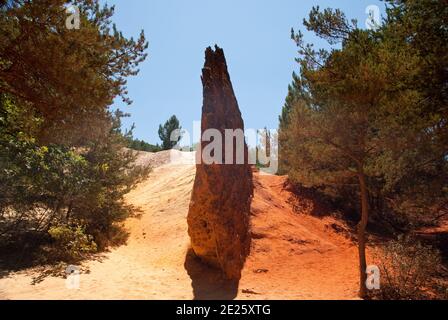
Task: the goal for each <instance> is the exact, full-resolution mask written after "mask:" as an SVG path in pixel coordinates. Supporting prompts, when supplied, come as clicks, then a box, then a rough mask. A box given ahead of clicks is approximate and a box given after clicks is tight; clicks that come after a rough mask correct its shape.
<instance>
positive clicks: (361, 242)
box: [358, 169, 369, 298]
mask: <svg viewBox="0 0 448 320" xmlns="http://www.w3.org/2000/svg"><path fill="white" fill-rule="evenodd" d="M358 180H359V188H360V192H361V220H360V221H359V223H358V250H359V281H360V283H359V296H360V297H361V298H366V296H367V287H366V280H367V274H366V269H367V262H366V234H365V232H366V226H367V220H368V218H369V199H368V192H367V186H366V176H365V174H364V171H363V170H362V169H360V170H359V172H358Z"/></svg>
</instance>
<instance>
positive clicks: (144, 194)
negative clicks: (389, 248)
mask: <svg viewBox="0 0 448 320" xmlns="http://www.w3.org/2000/svg"><path fill="white" fill-rule="evenodd" d="M162 155H163V156H161V155H158V157H160V158H163V161H157V159H155V160H154V159H153V157H152V156H148V155H143V156H144V157H146V158H147V160H145V161H149V160H148V159H150V161H151V163H152V164H153V165H161V166H159V167H157V168H155V169H154V171H153V172H152V174H151V176H150V178H149V179H148V180H147V181H145V182H144V183H142V184H141V185H140V186H139V187H138V188H137V189H135V190H134V191H132V192H131V193H130V194H129V195H128V197H127V201H129V202H130V203H132V204H134V205H136V206H139V207H140V208H141V210H142V216H141V217H140V218H139V219H135V218H133V219H129V220H128V221H127V222H126V228H127V229H128V230H129V232H130V237H129V241H128V243H127V244H126V245H124V246H121V247H118V248H115V249H112V250H111V251H110V252H107V253H105V254H102V255H101V256H99V257H98V258H97V259H94V260H91V261H87V262H85V263H84V264H83V268H84V269H85V270H88V271H87V273H83V274H81V277H80V288H79V289H78V290H76V289H67V288H66V286H65V280H64V279H63V278H61V277H56V276H48V277H46V278H45V279H44V280H43V281H42V282H40V283H37V284H34V285H33V284H32V280H33V278H35V277H36V276H38V275H39V274H40V273H39V271H38V270H26V271H21V272H17V273H13V274H9V275H5V276H3V277H1V276H0V298H2V299H193V298H198V299H205V298H227V299H232V298H237V299H353V298H356V290H357V258H356V249H355V247H354V246H353V245H352V244H351V242H350V241H349V240H347V239H346V238H345V237H344V234H343V232H336V231H335V229H337V230H339V231H340V229H341V228H344V226H343V224H342V223H341V222H338V221H336V220H335V219H334V218H331V217H324V218H319V217H313V216H310V215H306V214H303V213H302V214H300V213H295V212H293V210H292V205H291V203H290V198H291V193H290V192H289V191H287V190H285V189H284V187H283V185H284V182H285V179H284V178H283V177H276V176H264V175H259V174H256V175H255V185H256V187H255V196H254V200H253V203H252V232H253V236H254V239H253V241H252V249H251V254H250V256H249V257H248V260H247V262H246V265H245V268H244V270H243V272H242V278H241V280H240V282H239V283H228V282H226V281H224V280H222V279H221V278H220V275H219V273H217V272H216V271H215V270H213V269H210V268H208V267H206V266H204V265H202V264H201V263H200V262H199V261H198V260H197V259H196V258H195V257H194V256H193V255H192V254H191V252H190V251H189V238H188V234H187V224H186V215H187V212H188V204H189V199H190V193H191V188H192V185H193V180H194V174H195V168H194V166H193V165H191V164H179V163H178V164H168V163H167V161H165V160H166V159H165V158H166V154H162ZM145 161H144V162H145ZM187 162H188V161H187ZM297 201H298V202H299V204H300V201H301V199H300V198H299V199H296V202H295V203H296V204H297ZM302 202H303V201H302ZM308 205H309V203H308ZM302 207H303V206H302ZM324 213H325V212H324Z"/></svg>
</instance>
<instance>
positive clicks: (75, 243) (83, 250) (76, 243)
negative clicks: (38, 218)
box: [48, 225, 97, 259]
mask: <svg viewBox="0 0 448 320" xmlns="http://www.w3.org/2000/svg"><path fill="white" fill-rule="evenodd" d="M48 233H49V234H50V236H51V238H52V239H53V241H54V242H53V249H54V253H56V255H57V256H58V257H60V258H62V259H79V258H82V257H83V256H84V255H85V254H87V253H93V252H96V251H97V245H96V243H95V242H94V241H93V237H92V236H90V235H88V234H86V233H85V229H84V228H83V227H81V226H79V225H77V226H68V225H59V226H53V227H50V229H49V230H48Z"/></svg>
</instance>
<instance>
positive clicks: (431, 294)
mask: <svg viewBox="0 0 448 320" xmlns="http://www.w3.org/2000/svg"><path fill="white" fill-rule="evenodd" d="M375 263H376V264H377V266H378V267H379V269H380V281H381V288H380V290H379V291H377V292H376V293H373V294H372V298H377V299H384V300H411V299H412V300H416V299H444V298H446V297H447V296H446V293H447V292H446V289H447V288H446V287H445V289H444V288H443V287H444V284H443V283H440V282H439V281H438V280H437V275H438V274H439V272H440V270H441V258H440V254H439V252H438V251H437V250H435V249H433V248H432V247H430V246H427V245H424V244H422V243H420V242H419V241H418V240H416V239H414V238H412V237H409V236H400V237H399V238H398V239H397V240H392V241H389V242H388V243H387V244H385V245H383V246H382V247H380V248H379V249H377V250H376V252H375Z"/></svg>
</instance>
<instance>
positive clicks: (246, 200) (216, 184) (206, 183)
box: [187, 46, 253, 279]
mask: <svg viewBox="0 0 448 320" xmlns="http://www.w3.org/2000/svg"><path fill="white" fill-rule="evenodd" d="M202 85H203V106H202V120H201V132H202V133H203V132H204V131H205V130H207V129H217V130H218V131H219V132H221V135H222V141H223V147H222V164H216V163H212V164H206V163H204V161H202V162H201V163H198V164H197V165H196V177H195V181H194V186H193V191H192V196H191V202H190V207H189V212H188V218H187V221H188V234H189V236H190V238H191V246H192V249H193V251H194V253H195V254H196V256H198V257H199V258H200V259H201V260H202V261H204V262H205V263H207V264H210V265H212V266H214V267H217V268H220V269H221V270H222V271H223V272H224V274H225V276H226V277H227V278H229V279H239V278H240V274H241V269H242V267H243V265H244V262H245V258H246V256H247V255H248V253H249V248H250V231H249V216H250V203H251V199H252V196H253V181H252V171H251V166H250V165H249V164H248V156H247V145H246V143H245V142H244V146H243V147H244V150H243V152H244V161H243V163H242V164H235V162H236V161H233V164H224V163H226V162H225V154H226V152H225V151H226V150H225V149H226V145H225V143H224V142H225V138H224V134H225V130H226V129H233V130H235V129H241V130H244V123H243V119H242V118H241V112H240V110H239V107H238V103H237V100H236V98H235V94H234V91H233V88H232V83H231V82H230V77H229V73H228V71H227V64H226V60H225V57H224V52H223V50H222V49H220V48H219V47H217V46H216V47H215V50H213V49H211V48H207V50H206V52H205V65H204V68H203V69H202ZM201 136H202V135H201ZM209 143H210V142H208V141H203V140H202V139H201V150H204V148H205V147H206V146H207V145H208V144H209ZM236 146H237V143H236V140H235V139H234V143H233V146H227V147H228V148H229V149H232V150H231V151H232V153H233V156H234V159H236V156H235V152H236ZM227 151H229V150H227ZM198 154H200V152H198Z"/></svg>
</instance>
